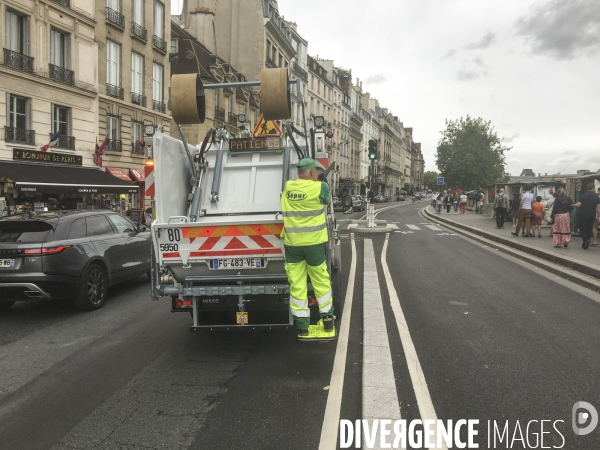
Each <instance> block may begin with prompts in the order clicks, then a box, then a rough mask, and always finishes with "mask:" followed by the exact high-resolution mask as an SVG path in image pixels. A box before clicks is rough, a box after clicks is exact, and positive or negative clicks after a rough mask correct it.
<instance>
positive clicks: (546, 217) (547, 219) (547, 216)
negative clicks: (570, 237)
mask: <svg viewBox="0 0 600 450" xmlns="http://www.w3.org/2000/svg"><path fill="white" fill-rule="evenodd" d="M556 197H558V193H557V192H556V191H554V193H553V194H552V198H551V199H550V200H548V202H546V207H545V208H544V221H545V222H546V223H548V224H549V225H550V237H552V233H554V224H553V223H552V218H551V217H550V216H551V215H552V206H554V202H555V200H556Z"/></svg>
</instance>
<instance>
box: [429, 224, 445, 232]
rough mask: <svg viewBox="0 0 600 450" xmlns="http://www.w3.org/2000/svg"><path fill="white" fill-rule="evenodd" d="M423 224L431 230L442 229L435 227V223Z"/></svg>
mask: <svg viewBox="0 0 600 450" xmlns="http://www.w3.org/2000/svg"><path fill="white" fill-rule="evenodd" d="M425 226H426V227H427V228H429V229H430V230H433V231H444V230H442V229H441V228H438V227H436V226H435V225H425Z"/></svg>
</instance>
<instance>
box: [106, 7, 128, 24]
mask: <svg viewBox="0 0 600 450" xmlns="http://www.w3.org/2000/svg"><path fill="white" fill-rule="evenodd" d="M106 21H107V22H108V23H110V24H112V25H116V26H117V27H119V28H121V29H124V28H125V16H124V15H123V14H121V13H119V11H115V10H114V9H112V8H109V7H108V6H107V7H106Z"/></svg>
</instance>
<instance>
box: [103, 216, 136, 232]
mask: <svg viewBox="0 0 600 450" xmlns="http://www.w3.org/2000/svg"><path fill="white" fill-rule="evenodd" d="M108 219H109V220H110V221H111V222H112V224H113V225H114V226H115V228H116V229H117V231H118V232H119V233H133V232H134V231H135V230H134V226H133V224H132V223H131V222H130V221H129V220H127V219H125V218H123V217H121V216H117V215H116V214H109V215H108Z"/></svg>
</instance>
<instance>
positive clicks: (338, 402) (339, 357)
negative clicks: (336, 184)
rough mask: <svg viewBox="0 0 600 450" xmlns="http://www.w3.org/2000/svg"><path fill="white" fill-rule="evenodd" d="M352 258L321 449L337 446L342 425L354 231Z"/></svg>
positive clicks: (352, 281) (352, 276)
mask: <svg viewBox="0 0 600 450" xmlns="http://www.w3.org/2000/svg"><path fill="white" fill-rule="evenodd" d="M350 238H351V248H352V260H351V262H350V276H349V278H348V285H347V286H348V287H347V289H346V298H345V300H344V313H343V314H342V323H341V325H340V334H339V336H338V342H337V348H336V350H335V358H334V360H333V370H332V372H331V381H330V382H329V394H328V395H327V404H326V406H325V416H324V417H323V426H322V427H321V439H320V441H319V450H331V449H332V448H337V438H338V427H339V425H340V410H341V408H342V391H343V390H344V376H345V373H346V355H347V353H348V337H349V335H350V316H351V315H352V299H353V298H354V279H355V277H356V244H355V242H354V233H352V234H351V235H350Z"/></svg>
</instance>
